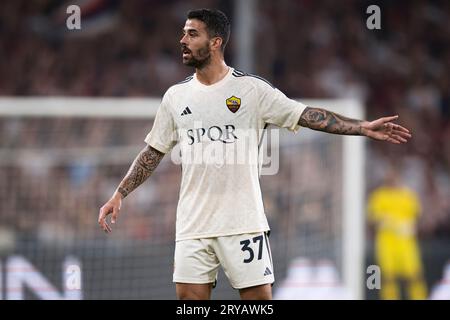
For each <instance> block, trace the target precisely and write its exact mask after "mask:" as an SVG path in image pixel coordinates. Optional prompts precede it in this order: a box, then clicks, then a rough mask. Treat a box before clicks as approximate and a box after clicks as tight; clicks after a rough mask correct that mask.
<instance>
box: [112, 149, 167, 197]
mask: <svg viewBox="0 0 450 320" xmlns="http://www.w3.org/2000/svg"><path fill="white" fill-rule="evenodd" d="M164 155H165V154H164V153H162V152H160V151H158V150H156V149H155V148H153V147H151V146H149V145H147V146H146V147H145V148H144V149H142V151H141V152H140V153H139V154H138V156H137V157H136V159H134V161H133V164H132V165H131V167H130V169H129V170H128V172H127V174H126V175H125V177H124V178H123V180H122V182H121V183H120V184H119V187H118V188H117V192H119V193H120V194H121V195H122V198H125V197H126V196H127V195H129V194H130V193H131V192H132V191H133V190H134V189H136V188H137V187H139V186H140V185H141V184H142V183H143V182H144V181H145V180H147V178H148V177H150V176H151V174H152V173H153V171H155V169H156V167H157V166H158V165H159V163H160V162H161V160H162V158H163V157H164Z"/></svg>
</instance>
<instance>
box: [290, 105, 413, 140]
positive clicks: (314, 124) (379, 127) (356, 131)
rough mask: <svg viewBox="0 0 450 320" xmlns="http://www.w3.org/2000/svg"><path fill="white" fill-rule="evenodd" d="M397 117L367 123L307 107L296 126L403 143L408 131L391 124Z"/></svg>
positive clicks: (408, 135)
mask: <svg viewBox="0 0 450 320" xmlns="http://www.w3.org/2000/svg"><path fill="white" fill-rule="evenodd" d="M397 118H398V116H392V117H384V118H379V119H377V120H375V121H372V122H369V121H364V120H357V119H351V118H347V117H344V116H342V115H340V114H337V113H334V112H331V111H328V110H326V109H321V108H311V107H307V108H306V109H305V110H304V111H303V113H302V115H301V117H300V120H299V121H298V124H299V125H301V126H303V127H307V128H310V129H313V130H318V131H324V132H328V133H334V134H343V135H358V136H367V137H369V138H372V139H375V140H381V141H388V142H391V143H395V144H400V143H405V142H407V139H409V138H411V134H410V132H409V130H408V129H406V128H404V127H402V126H400V125H398V124H395V123H393V122H392V121H393V120H396V119H397Z"/></svg>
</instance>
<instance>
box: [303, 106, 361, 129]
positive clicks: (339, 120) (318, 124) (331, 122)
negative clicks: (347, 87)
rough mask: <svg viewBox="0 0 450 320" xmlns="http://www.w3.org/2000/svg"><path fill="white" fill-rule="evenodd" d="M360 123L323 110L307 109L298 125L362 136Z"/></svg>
mask: <svg viewBox="0 0 450 320" xmlns="http://www.w3.org/2000/svg"><path fill="white" fill-rule="evenodd" d="M362 122H363V121H361V120H356V119H350V118H347V117H344V116H341V115H339V114H336V113H334V112H331V111H328V110H325V109H320V108H311V107H307V108H306V109H305V110H304V111H303V113H302V115H301V117H300V120H299V122H298V124H299V125H301V126H303V127H308V128H310V129H313V130H319V131H325V132H329V133H335V134H345V135H362V126H361V125H362Z"/></svg>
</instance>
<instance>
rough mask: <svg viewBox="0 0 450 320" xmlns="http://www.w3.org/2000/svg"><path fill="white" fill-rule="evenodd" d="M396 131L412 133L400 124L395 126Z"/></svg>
mask: <svg viewBox="0 0 450 320" xmlns="http://www.w3.org/2000/svg"><path fill="white" fill-rule="evenodd" d="M394 129H395V130H398V131H403V132H406V133H410V132H409V130H408V129H406V128H405V127H402V126H401V125H399V124H394Z"/></svg>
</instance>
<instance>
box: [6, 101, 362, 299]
mask: <svg viewBox="0 0 450 320" xmlns="http://www.w3.org/2000/svg"><path fill="white" fill-rule="evenodd" d="M160 101H161V99H159V98H85V97H83V98H77V97H20V98H18V97H2V98H0V134H1V135H2V139H1V140H2V141H0V178H2V179H3V181H6V183H2V186H1V187H0V212H2V213H4V214H1V215H0V226H2V227H1V231H2V232H0V233H2V236H1V237H0V270H5V269H6V268H2V264H1V262H4V263H5V264H8V261H9V260H8V259H12V258H11V257H13V258H14V257H16V256H17V255H19V256H22V257H24V258H25V259H27V260H29V262H30V264H31V265H32V266H33V267H35V268H36V270H37V271H40V272H42V273H43V275H44V276H45V277H47V278H48V279H49V283H51V284H53V285H54V287H55V288H54V289H55V290H58V291H60V292H64V287H63V286H64V283H63V282H64V281H63V280H62V279H61V277H60V275H61V270H60V269H61V268H62V266H64V265H65V262H64V261H65V258H66V257H67V256H69V257H72V256H74V257H75V258H77V259H79V261H80V263H81V270H82V280H83V282H82V283H83V285H82V290H83V294H82V295H80V296H82V297H83V298H85V299H111V298H112V299H132V298H135V299H153V298H155V299H173V298H175V295H174V292H175V291H174V288H173V285H172V283H171V267H172V262H173V244H174V229H175V209H176V200H177V195H178V190H179V182H180V180H179V179H180V170H179V168H177V166H175V165H174V164H172V163H170V158H171V157H165V158H164V160H163V163H161V165H160V167H159V168H158V170H156V172H155V173H154V175H153V176H152V178H151V179H150V181H149V182H146V183H145V186H144V185H143V186H141V187H140V188H139V189H138V190H136V192H134V193H133V194H132V195H130V196H129V197H128V198H127V200H126V201H125V202H124V206H123V211H124V213H123V215H121V217H120V219H119V221H118V225H117V226H116V227H115V229H116V230H114V231H113V234H112V235H111V236H108V237H105V236H104V235H103V234H102V233H101V232H100V229H99V228H98V226H97V224H96V215H97V214H98V209H99V207H100V206H101V205H102V204H103V202H104V201H106V200H107V195H108V194H109V193H110V192H111V191H113V189H114V188H115V187H116V186H117V183H118V182H119V181H120V179H121V178H122V177H123V175H124V174H125V173H126V169H127V168H128V167H129V165H130V164H131V161H132V160H133V158H134V157H135V156H136V154H137V152H138V151H139V150H140V148H142V147H143V145H144V138H145V134H146V133H147V132H148V130H149V129H151V126H152V121H153V119H154V117H155V115H156V111H157V109H158V106H159V103H160ZM300 101H301V102H302V103H304V104H306V105H310V106H314V107H323V108H326V109H328V110H331V111H335V112H338V113H340V114H342V115H345V116H347V117H352V118H359V119H363V118H364V117H365V111H364V106H363V105H362V104H361V103H360V102H358V101H356V100H339V99H329V100H322V99H319V100H308V99H305V100H303V99H301V100H300ZM279 137H280V140H279V148H280V150H281V152H280V172H279V174H277V175H274V176H263V177H262V178H261V186H262V189H263V197H264V202H265V205H266V210H267V214H268V219H269V223H270V224H271V226H272V225H273V226H274V229H275V230H274V232H273V235H271V245H272V251H273V256H274V263H275V274H276V279H277V282H276V284H277V283H280V282H281V281H282V279H283V278H284V277H285V276H286V274H287V273H288V270H287V269H288V266H289V262H290V261H292V260H293V259H295V258H296V257H299V256H309V257H311V258H314V259H320V258H331V260H333V262H334V263H335V264H336V265H337V268H338V269H339V272H340V276H341V278H342V281H343V282H344V285H345V287H346V288H347V289H348V290H350V291H351V293H352V297H353V298H355V299H362V298H363V297H364V274H365V273H364V265H365V263H364V240H365V236H364V230H365V226H364V223H365V222H364V221H365V219H364V217H365V208H364V200H365V199H364V197H365V181H364V162H365V159H364V154H365V151H364V148H365V147H364V143H365V142H364V141H365V139H364V138H362V137H351V136H337V135H329V134H324V133H318V132H315V131H312V130H308V129H306V128H301V129H300V131H299V133H298V134H292V133H290V132H288V131H287V130H280V132H279ZM309 153H314V157H312V156H311V155H309ZM310 165H311V167H308V166H310ZM27 166H30V167H27ZM299 166H303V168H302V169H301V170H302V171H301V172H302V174H300V173H298V172H296V171H297V169H298V168H299ZM316 169H317V170H318V171H319V172H313V171H314V170H316ZM158 171H159V172H158ZM303 173H305V174H306V176H308V177H310V178H311V180H307V179H306V180H302V175H303ZM314 177H315V179H317V180H319V181H316V180H314ZM311 185H314V186H312V187H311ZM315 191H317V192H319V194H315V193H314V192H315ZM310 199H311V201H310ZM316 212H317V213H318V214H319V213H320V217H321V219H317V217H314V216H313V215H314V214H315V213H316ZM55 270H57V271H56V272H55ZM62 271H63V272H64V270H62ZM54 274H57V275H56V276H54ZM0 276H1V275H0ZM7 277H8V275H5V276H4V278H7ZM27 279H28V278H27ZM5 282H6V283H7V281H5ZM28 285H29V283H28ZM0 288H2V289H3V292H0V296H3V297H5V298H8V296H9V295H8V290H10V289H11V288H9V289H8V286H7V285H5V284H4V285H3V286H2V284H1V283H0ZM22 289H23V290H24V292H25V289H24V288H22ZM22 289H20V288H19V289H18V288H14V290H13V291H14V292H15V293H14V294H17V290H22ZM274 289H276V286H275V287H274ZM11 290H12V289H11ZM33 290H34V289H33ZM33 290H31V291H33ZM35 290H39V288H35ZM45 290H48V288H47V289H45ZM25 296H26V295H25ZM39 296H40V295H38V294H36V295H33V293H30V292H28V296H26V297H28V298H36V297H39ZM237 297H238V296H237V295H236V292H234V291H233V290H232V289H231V288H230V286H229V284H228V283H227V281H226V279H225V278H224V277H223V276H222V281H220V283H219V285H218V287H217V288H216V289H215V291H214V292H213V298H223V299H230V298H231V299H235V298H237Z"/></svg>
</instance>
